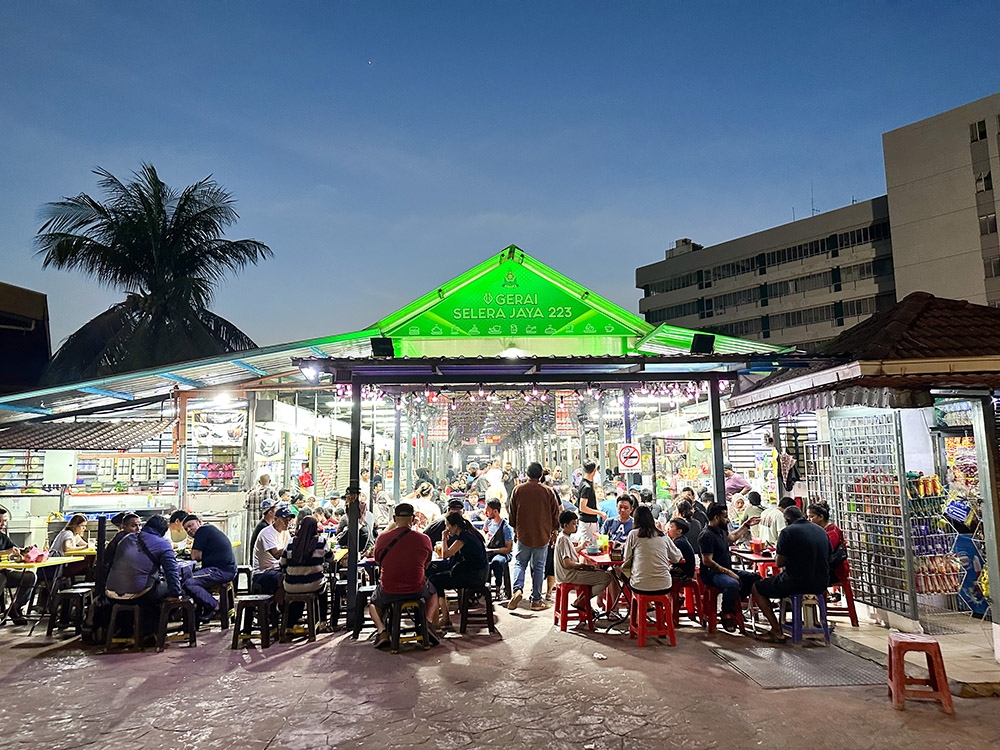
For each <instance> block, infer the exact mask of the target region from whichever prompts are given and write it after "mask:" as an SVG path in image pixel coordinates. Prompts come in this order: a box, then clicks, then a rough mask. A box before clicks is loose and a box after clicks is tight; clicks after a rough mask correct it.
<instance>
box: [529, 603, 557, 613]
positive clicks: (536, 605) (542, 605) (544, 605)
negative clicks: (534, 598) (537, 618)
mask: <svg viewBox="0 0 1000 750" xmlns="http://www.w3.org/2000/svg"><path fill="white" fill-rule="evenodd" d="M550 606H552V605H550V604H549V603H548V602H546V601H538V602H532V603H531V610H532V611H533V612H540V611H542V610H543V609H548V608H549V607H550Z"/></svg>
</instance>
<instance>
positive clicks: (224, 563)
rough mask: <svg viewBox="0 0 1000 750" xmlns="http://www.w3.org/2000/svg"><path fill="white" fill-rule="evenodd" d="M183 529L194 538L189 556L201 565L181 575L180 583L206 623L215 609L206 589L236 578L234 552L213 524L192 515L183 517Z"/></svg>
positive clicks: (213, 598)
mask: <svg viewBox="0 0 1000 750" xmlns="http://www.w3.org/2000/svg"><path fill="white" fill-rule="evenodd" d="M184 530H185V531H187V533H188V535H189V536H191V537H192V538H193V539H194V541H193V542H192V543H191V559H192V560H194V561H195V562H198V561H200V562H201V568H200V569H199V570H198V571H196V572H194V573H192V574H191V575H190V576H189V577H187V578H185V579H184V581H183V583H182V585H183V586H184V590H185V591H187V592H188V594H190V595H191V598H192V599H194V600H195V602H196V603H197V604H198V607H199V609H200V610H201V619H202V621H203V622H207V621H208V620H210V619H212V617H213V616H214V615H215V613H216V612H217V611H218V609H219V602H218V601H216V599H215V596H213V595H212V592H210V591H208V588H214V587H216V586H220V585H224V584H226V583H229V582H230V581H232V580H233V579H234V578H236V555H234V554H233V543H232V542H231V541H230V540H229V537H227V536H226V535H225V534H223V533H222V532H221V531H220V530H219V529H218V528H216V527H215V526H210V525H208V524H203V523H202V522H201V519H200V518H198V516H196V515H194V514H190V515H188V516H187V517H186V518H185V519H184Z"/></svg>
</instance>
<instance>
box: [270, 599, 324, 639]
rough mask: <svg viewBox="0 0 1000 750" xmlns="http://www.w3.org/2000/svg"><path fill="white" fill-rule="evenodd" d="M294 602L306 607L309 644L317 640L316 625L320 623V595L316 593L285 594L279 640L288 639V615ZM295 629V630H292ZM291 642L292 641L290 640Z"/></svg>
mask: <svg viewBox="0 0 1000 750" xmlns="http://www.w3.org/2000/svg"><path fill="white" fill-rule="evenodd" d="M293 602H300V603H302V604H304V605H305V615H306V627H307V630H306V636H307V639H308V640H309V642H310V643H311V642H313V641H315V640H316V623H317V622H318V621H319V595H318V594H317V593H316V592H315V591H310V592H309V593H307V594H289V593H288V592H287V591H286V592H285V603H284V605H283V606H282V607H281V625H280V627H279V628H278V640H280V641H282V642H284V641H285V640H286V639H288V633H289V630H290V628H289V627H288V613H289V612H290V611H291V607H290V606H289V605H291V604H292V603H293ZM291 629H293V630H294V629H295V628H291ZM289 640H290V639H289Z"/></svg>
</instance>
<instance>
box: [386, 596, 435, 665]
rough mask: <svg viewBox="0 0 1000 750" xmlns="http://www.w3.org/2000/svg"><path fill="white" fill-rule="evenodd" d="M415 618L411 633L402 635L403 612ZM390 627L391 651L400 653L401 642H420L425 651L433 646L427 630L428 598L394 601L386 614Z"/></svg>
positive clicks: (387, 623)
mask: <svg viewBox="0 0 1000 750" xmlns="http://www.w3.org/2000/svg"><path fill="white" fill-rule="evenodd" d="M404 613H405V614H406V615H407V616H409V617H412V618H413V628H412V631H411V633H410V634H409V635H406V636H404V635H402V620H403V614H404ZM386 625H387V627H388V628H389V653H391V654H398V653H399V644H400V643H420V644H421V646H422V647H423V649H424V651H426V650H427V649H429V648H430V647H431V641H430V633H429V632H428V630H427V600H426V599H424V598H423V597H421V598H419V599H406V600H401V601H397V602H392V603H391V604H390V605H389V610H388V613H387V616H386Z"/></svg>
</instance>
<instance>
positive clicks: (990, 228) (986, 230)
mask: <svg viewBox="0 0 1000 750" xmlns="http://www.w3.org/2000/svg"><path fill="white" fill-rule="evenodd" d="M996 231H997V215H996V214H995V213H993V214H985V215H983V216H980V217H979V234H981V235H987V234H994V233H995V232H996Z"/></svg>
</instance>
